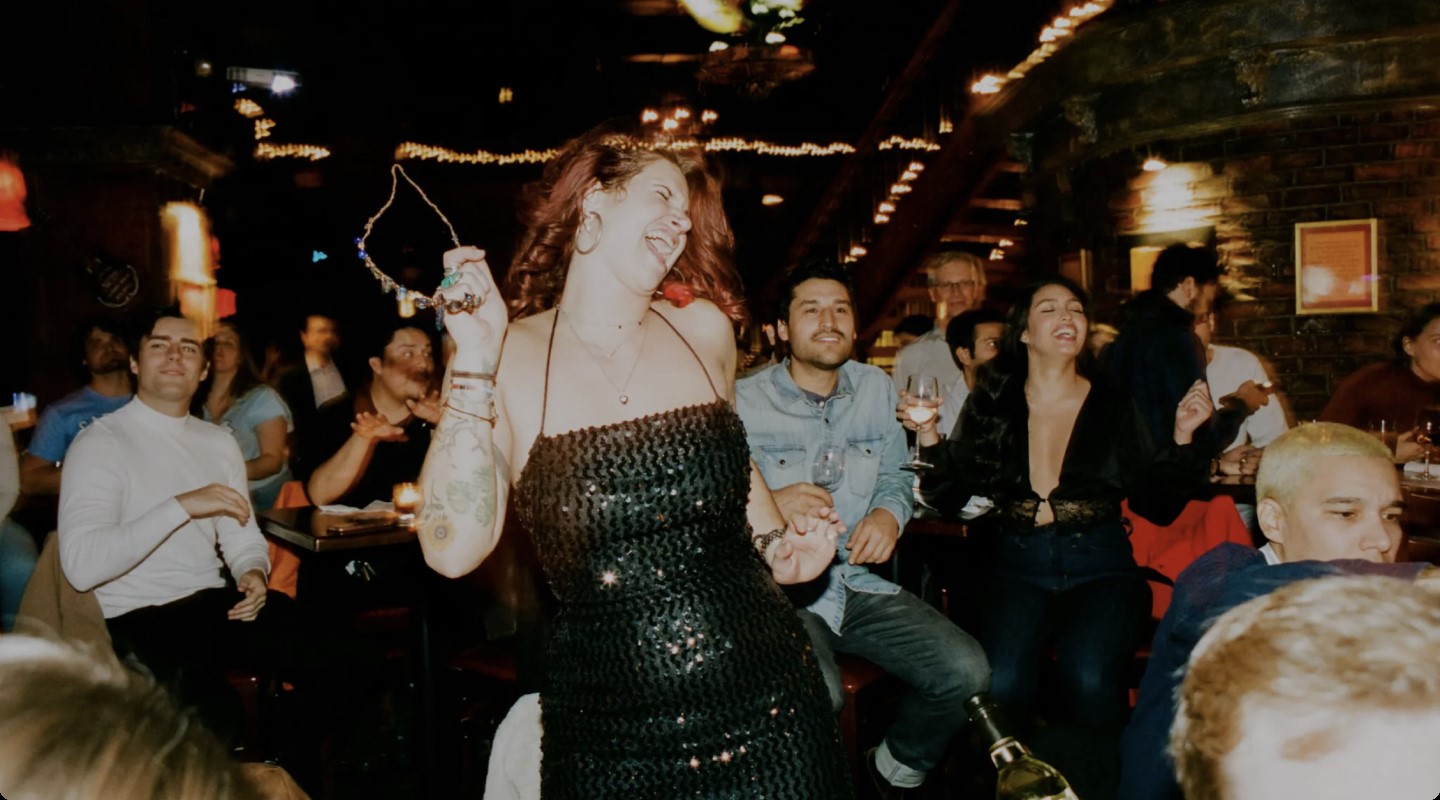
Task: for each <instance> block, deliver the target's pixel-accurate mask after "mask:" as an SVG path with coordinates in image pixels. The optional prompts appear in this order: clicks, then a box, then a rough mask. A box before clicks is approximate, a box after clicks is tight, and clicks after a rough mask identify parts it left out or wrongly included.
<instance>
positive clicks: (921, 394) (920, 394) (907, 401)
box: [896, 375, 944, 470]
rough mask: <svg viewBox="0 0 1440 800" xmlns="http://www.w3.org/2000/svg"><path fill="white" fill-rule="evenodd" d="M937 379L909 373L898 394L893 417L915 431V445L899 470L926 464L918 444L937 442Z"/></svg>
mask: <svg viewBox="0 0 1440 800" xmlns="http://www.w3.org/2000/svg"><path fill="white" fill-rule="evenodd" d="M943 402H944V398H942V397H941V396H940V380H939V379H938V378H936V377H934V376H933V375H911V376H910V380H909V381H907V382H906V384H905V393H904V394H902V395H900V405H899V407H898V408H897V413H896V416H897V417H899V418H900V422H901V424H902V425H904V426H905V427H906V428H908V429H909V430H912V431H915V444H916V448H915V449H912V450H911V452H910V462H909V463H908V464H902V465H901V467H902V468H903V469H911V470H915V469H924V468H926V467H928V466H930V465H929V464H926V463H925V462H923V461H921V459H920V451H919V449H918V448H919V447H922V446H923V447H930V446H932V445H935V444H938V443H939V442H940V431H939V422H940V405H941V404H942V403H943Z"/></svg>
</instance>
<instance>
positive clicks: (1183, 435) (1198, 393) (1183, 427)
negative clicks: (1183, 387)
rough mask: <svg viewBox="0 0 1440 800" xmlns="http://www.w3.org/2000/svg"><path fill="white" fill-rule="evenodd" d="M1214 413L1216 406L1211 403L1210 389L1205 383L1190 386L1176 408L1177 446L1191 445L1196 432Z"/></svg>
mask: <svg viewBox="0 0 1440 800" xmlns="http://www.w3.org/2000/svg"><path fill="white" fill-rule="evenodd" d="M1213 413H1215V404H1214V403H1212V402H1211V401H1210V387H1209V386H1206V385H1205V381H1195V382H1194V383H1192V384H1190V390H1189V391H1187V392H1185V396H1184V397H1182V398H1180V404H1179V405H1177V406H1175V444H1179V445H1186V444H1190V441H1191V440H1192V439H1193V438H1194V436H1195V431H1196V430H1197V429H1198V428H1199V427H1200V426H1201V425H1203V424H1205V420H1207V419H1210V415H1211V414H1213Z"/></svg>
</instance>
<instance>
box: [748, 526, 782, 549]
mask: <svg viewBox="0 0 1440 800" xmlns="http://www.w3.org/2000/svg"><path fill="white" fill-rule="evenodd" d="M784 538H785V529H784V528H776V529H775V530H773V531H770V532H769V533H761V534H756V535H755V536H751V537H750V541H751V542H752V543H753V544H754V545H755V549H757V550H759V551H760V554H761V555H762V556H763V555H765V553H767V552H769V550H770V545H772V544H774V543H776V542H778V541H780V540H781V539H784Z"/></svg>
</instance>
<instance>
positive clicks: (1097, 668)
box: [981, 521, 1150, 728]
mask: <svg viewBox="0 0 1440 800" xmlns="http://www.w3.org/2000/svg"><path fill="white" fill-rule="evenodd" d="M986 594H987V599H988V603H987V605H988V608H987V612H986V613H985V615H984V617H983V619H984V623H983V628H982V630H981V641H982V642H984V644H985V652H986V653H988V654H989V656H990V664H991V666H992V668H993V670H994V679H993V688H992V694H993V695H994V696H995V697H996V699H998V700H1000V701H1001V702H1002V703H1004V704H1005V706H1006V707H1007V708H1009V709H1011V711H1012V713H1013V714H1015V717H1014V719H1016V720H1023V719H1028V718H1029V714H1030V710H1031V705H1032V703H1033V701H1034V697H1035V688H1036V683H1037V681H1038V676H1039V672H1040V664H1041V659H1043V658H1044V657H1045V648H1046V645H1047V644H1053V650H1054V654H1055V678H1056V684H1055V688H1056V690H1057V693H1058V695H1059V698H1058V699H1059V702H1060V708H1059V717H1058V718H1056V719H1054V720H1052V721H1054V722H1069V723H1075V724H1079V725H1084V726H1089V727H1096V728H1118V727H1119V726H1121V725H1123V724H1124V722H1125V717H1126V714H1127V713H1128V710H1129V703H1128V702H1127V697H1126V685H1125V683H1126V680H1125V668H1126V665H1127V664H1128V663H1129V661H1130V658H1131V657H1132V656H1133V655H1134V653H1135V648H1136V645H1137V643H1138V641H1139V638H1140V637H1141V636H1142V635H1143V631H1144V626H1145V621H1146V619H1147V618H1148V615H1149V610H1150V587H1149V585H1148V584H1146V583H1145V580H1144V578H1143V577H1141V576H1140V574H1139V571H1138V569H1137V568H1136V566H1135V558H1134V555H1133V553H1132V551H1131V549H1130V538H1129V533H1128V532H1127V531H1126V529H1125V527H1124V525H1122V524H1121V523H1120V522H1119V521H1116V522H1113V523H1103V524H1101V525H1098V526H1096V527H1093V528H1090V529H1087V530H1083V531H1064V532H1061V531H1058V530H1056V529H1055V526H1046V527H1044V528H1037V529H1035V530H1034V531H1033V532H1031V531H1026V532H1022V533H1012V532H1006V533H1002V534H1001V539H1000V542H999V544H998V547H997V558H996V565H995V569H994V571H993V572H992V576H991V580H990V585H989V587H988V590H987V593H986Z"/></svg>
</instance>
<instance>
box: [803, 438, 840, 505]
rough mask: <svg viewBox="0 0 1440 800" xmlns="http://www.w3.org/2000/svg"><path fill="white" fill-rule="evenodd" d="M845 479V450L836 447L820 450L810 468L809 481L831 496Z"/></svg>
mask: <svg viewBox="0 0 1440 800" xmlns="http://www.w3.org/2000/svg"><path fill="white" fill-rule="evenodd" d="M844 477H845V448H843V447H839V446H836V445H831V446H829V447H822V448H820V452H818V453H816V454H815V463H814V464H812V465H811V467H810V481H811V483H814V484H815V485H816V486H819V487H820V488H822V489H824V490H825V491H827V492H831V493H832V494H833V493H834V491H835V490H836V489H838V488H840V481H841V480H843V479H844Z"/></svg>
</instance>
